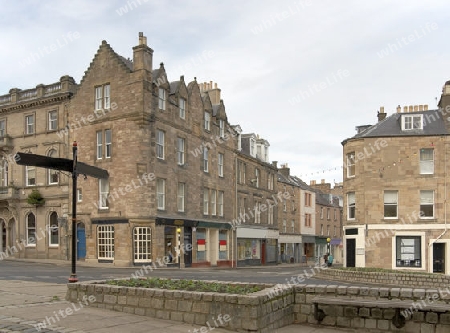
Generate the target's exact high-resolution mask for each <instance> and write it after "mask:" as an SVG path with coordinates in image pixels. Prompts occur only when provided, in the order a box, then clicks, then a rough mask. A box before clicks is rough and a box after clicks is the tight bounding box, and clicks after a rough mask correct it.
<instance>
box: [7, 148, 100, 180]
mask: <svg viewBox="0 0 450 333" xmlns="http://www.w3.org/2000/svg"><path fill="white" fill-rule="evenodd" d="M17 156H18V157H16V158H15V160H16V163H17V164H19V165H31V166H36V167H41V168H47V169H54V170H61V171H67V172H73V171H74V163H73V160H69V159H67V158H58V157H49V156H43V155H36V154H28V153H17ZM76 172H77V173H78V174H82V175H86V176H91V177H94V178H105V179H106V178H108V177H109V174H108V171H106V170H104V169H100V168H97V167H95V166H92V165H88V164H85V163H83V162H77V163H76Z"/></svg>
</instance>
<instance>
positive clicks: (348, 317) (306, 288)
mask: <svg viewBox="0 0 450 333" xmlns="http://www.w3.org/2000/svg"><path fill="white" fill-rule="evenodd" d="M294 289H295V305H294V314H295V322H297V323H310V324H317V323H318V322H317V320H315V319H314V305H313V304H312V299H313V298H315V297H317V296H322V297H323V296H326V297H329V298H332V297H337V298H339V299H341V298H342V299H352V300H355V301H356V302H355V305H352V306H347V305H319V308H320V309H321V310H323V311H324V313H325V317H324V319H323V320H322V321H321V322H320V324H321V325H324V326H331V327H348V328H356V329H358V332H359V331H360V330H361V331H363V330H364V329H365V331H368V332H380V331H382V332H383V331H384V332H392V331H395V332H417V333H420V332H427V333H444V332H447V333H448V332H450V311H447V312H438V311H430V310H425V305H438V304H441V305H448V306H449V309H450V293H449V292H448V289H447V290H438V289H412V288H384V287H380V288H369V287H347V286H336V285H315V286H314V285H297V286H295V287H294ZM358 300H372V301H373V306H372V305H371V306H368V305H367V303H365V304H358V302H357V301H358ZM377 300H379V301H387V300H391V301H400V300H401V301H411V303H412V302H414V304H415V306H412V308H411V312H410V313H411V315H409V316H408V317H407V318H406V320H405V326H404V327H402V328H400V329H398V328H397V327H395V326H394V324H393V322H392V319H393V317H394V315H395V310H394V309H393V308H388V309H380V308H377V307H376V303H377Z"/></svg>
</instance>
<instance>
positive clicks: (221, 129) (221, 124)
mask: <svg viewBox="0 0 450 333" xmlns="http://www.w3.org/2000/svg"><path fill="white" fill-rule="evenodd" d="M219 136H220V137H221V138H223V137H225V120H223V119H219Z"/></svg>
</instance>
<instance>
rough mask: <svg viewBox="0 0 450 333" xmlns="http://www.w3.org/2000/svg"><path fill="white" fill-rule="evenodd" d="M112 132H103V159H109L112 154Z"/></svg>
mask: <svg viewBox="0 0 450 333" xmlns="http://www.w3.org/2000/svg"><path fill="white" fill-rule="evenodd" d="M111 148H112V132H111V130H110V129H106V130H105V158H111V153H112V151H111V150H112V149H111Z"/></svg>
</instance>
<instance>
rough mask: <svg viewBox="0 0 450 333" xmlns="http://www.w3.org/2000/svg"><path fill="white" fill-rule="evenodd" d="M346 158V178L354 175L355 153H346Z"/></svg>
mask: <svg viewBox="0 0 450 333" xmlns="http://www.w3.org/2000/svg"><path fill="white" fill-rule="evenodd" d="M346 159H347V178H352V177H355V174H356V155H355V152H354V151H352V152H350V153H348V154H347V155H346Z"/></svg>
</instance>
